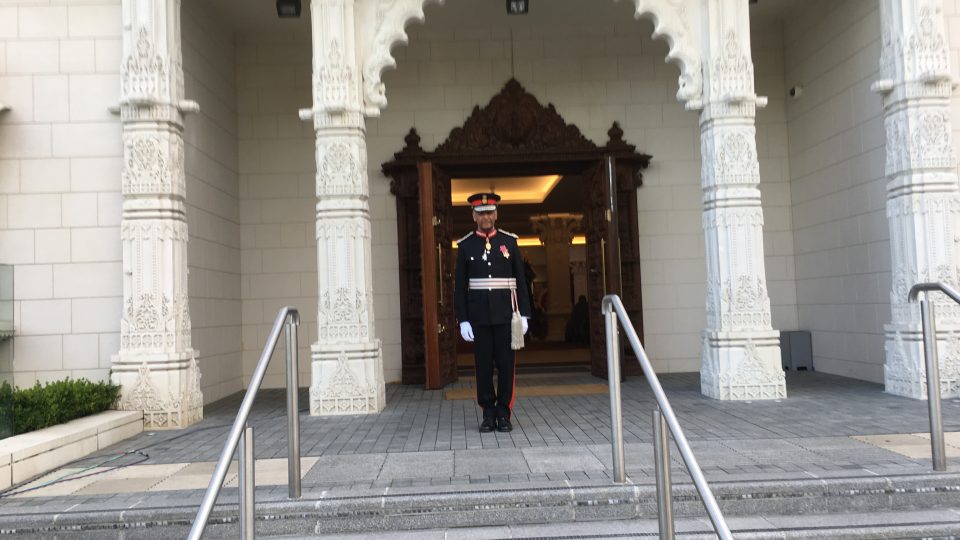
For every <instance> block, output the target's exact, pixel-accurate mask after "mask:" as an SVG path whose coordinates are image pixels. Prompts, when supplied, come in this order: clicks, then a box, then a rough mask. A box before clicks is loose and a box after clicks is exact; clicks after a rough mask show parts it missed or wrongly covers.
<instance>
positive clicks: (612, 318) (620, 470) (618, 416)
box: [604, 309, 626, 484]
mask: <svg viewBox="0 0 960 540" xmlns="http://www.w3.org/2000/svg"><path fill="white" fill-rule="evenodd" d="M604 321H605V323H606V325H607V379H608V381H607V384H608V385H609V387H610V432H611V433H610V440H611V446H612V447H613V481H614V482H615V483H617V484H622V483H624V482H626V472H625V470H624V469H625V467H624V459H623V411H622V409H621V406H620V343H619V339H618V337H619V336H618V332H617V314H616V312H614V311H613V310H612V309H608V310H606V312H605V313H604Z"/></svg>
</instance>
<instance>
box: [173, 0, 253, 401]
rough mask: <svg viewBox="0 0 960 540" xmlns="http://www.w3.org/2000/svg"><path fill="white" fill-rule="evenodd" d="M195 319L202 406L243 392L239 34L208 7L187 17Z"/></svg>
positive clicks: (192, 5) (197, 6) (194, 8)
mask: <svg viewBox="0 0 960 540" xmlns="http://www.w3.org/2000/svg"><path fill="white" fill-rule="evenodd" d="M181 26H182V37H183V70H184V84H185V89H186V95H187V98H188V99H192V100H195V101H197V102H198V103H199V104H200V112H199V113H196V114H191V115H188V116H187V118H186V123H185V126H184V134H183V137H184V142H185V151H186V154H185V156H184V157H185V166H186V173H187V221H188V227H189V231H190V244H189V253H188V255H187V256H188V265H189V269H190V275H189V284H188V286H189V293H190V318H191V323H192V327H193V348H194V350H197V351H199V353H200V356H199V357H198V363H199V365H200V371H201V374H202V378H201V380H200V383H201V388H202V391H203V399H204V402H206V403H210V402H211V401H215V400H217V399H219V398H222V397H224V396H227V395H230V394H232V393H234V392H237V391H239V390H241V389H242V388H244V386H245V383H244V379H243V372H242V370H241V369H240V366H241V358H240V357H241V354H240V351H241V341H240V328H241V316H240V307H241V302H240V204H239V199H240V194H239V177H238V171H239V158H238V148H237V134H238V132H237V120H238V117H237V90H236V88H237V76H236V60H235V44H234V35H233V30H232V28H231V26H230V24H229V22H228V21H225V20H223V18H222V17H218V16H214V15H212V14H211V13H210V12H209V11H207V10H206V9H205V8H204V6H203V5H202V3H199V2H186V3H184V6H183V14H182V25H181Z"/></svg>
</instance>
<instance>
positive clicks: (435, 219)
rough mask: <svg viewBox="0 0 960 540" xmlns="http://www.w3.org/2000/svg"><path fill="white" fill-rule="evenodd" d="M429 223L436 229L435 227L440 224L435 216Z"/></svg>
mask: <svg viewBox="0 0 960 540" xmlns="http://www.w3.org/2000/svg"><path fill="white" fill-rule="evenodd" d="M431 222H432V223H433V226H434V227H436V226H437V225H439V224H440V218H438V217H437V216H433V219H432V220H431Z"/></svg>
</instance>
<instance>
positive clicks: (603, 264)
mask: <svg viewBox="0 0 960 540" xmlns="http://www.w3.org/2000/svg"><path fill="white" fill-rule="evenodd" d="M600 268H601V272H600V273H601V275H602V276H603V294H607V239H606V238H601V239H600Z"/></svg>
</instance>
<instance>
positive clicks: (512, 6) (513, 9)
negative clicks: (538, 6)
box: [507, 0, 530, 15]
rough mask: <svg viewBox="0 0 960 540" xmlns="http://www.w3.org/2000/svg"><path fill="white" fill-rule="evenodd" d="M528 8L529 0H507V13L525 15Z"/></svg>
mask: <svg viewBox="0 0 960 540" xmlns="http://www.w3.org/2000/svg"><path fill="white" fill-rule="evenodd" d="M529 10H530V1H529V0H507V15H526V14H527V11H529Z"/></svg>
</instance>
